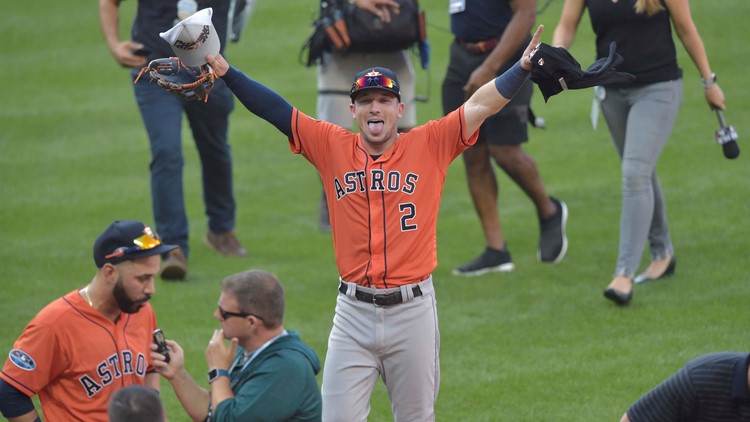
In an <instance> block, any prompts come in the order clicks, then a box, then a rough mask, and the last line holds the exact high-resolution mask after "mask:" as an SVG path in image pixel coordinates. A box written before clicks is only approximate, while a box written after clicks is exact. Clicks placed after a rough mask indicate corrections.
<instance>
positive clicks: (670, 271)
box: [633, 256, 677, 284]
mask: <svg viewBox="0 0 750 422" xmlns="http://www.w3.org/2000/svg"><path fill="white" fill-rule="evenodd" d="M676 268H677V257H675V256H672V259H670V260H669V265H668V266H667V269H666V270H664V272H663V273H661V275H660V276H659V277H656V278H651V277H649V276H647V275H646V274H639V275H638V276H637V277H636V278H635V279H633V283H638V284H640V283H645V282H647V281H651V280H659V279H662V278H664V277H669V276H670V275H672V274H674V271H675V269H676Z"/></svg>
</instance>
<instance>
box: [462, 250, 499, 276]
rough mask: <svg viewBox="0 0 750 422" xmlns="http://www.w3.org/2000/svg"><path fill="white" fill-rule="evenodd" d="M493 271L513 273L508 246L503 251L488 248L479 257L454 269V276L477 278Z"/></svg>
mask: <svg viewBox="0 0 750 422" xmlns="http://www.w3.org/2000/svg"><path fill="white" fill-rule="evenodd" d="M493 271H496V272H507V271H513V260H512V259H511V257H510V252H508V248H507V246H506V248H505V249H502V250H497V249H492V248H489V247H488V248H487V249H485V250H484V252H482V254H481V255H479V256H478V257H476V258H474V259H473V260H471V261H469V262H467V263H466V264H464V265H461V266H460V267H456V268H454V269H453V275H461V276H475V275H481V274H484V273H488V272H493Z"/></svg>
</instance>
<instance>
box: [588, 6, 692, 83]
mask: <svg viewBox="0 0 750 422" xmlns="http://www.w3.org/2000/svg"><path fill="white" fill-rule="evenodd" d="M635 2H636V0H619V1H617V2H612V1H602V0H586V7H588V9H589V15H590V17H591V26H592V27H593V28H594V33H596V58H597V59H600V58H602V57H607V56H608V54H609V44H610V42H612V41H615V42H616V43H617V52H618V53H620V54H621V55H622V57H623V58H624V61H623V62H622V63H621V64H620V65H619V66H617V70H618V71H620V72H627V73H632V74H633V75H635V76H636V77H637V79H636V80H635V82H634V83H633V84H635V85H646V84H652V83H656V82H664V81H671V80H675V79H679V78H681V77H682V69H680V68H679V67H678V66H677V52H676V50H675V45H674V40H673V39H672V27H671V24H670V19H669V12H667V10H666V9H664V10H662V11H660V12H658V13H656V14H655V15H653V16H651V17H648V16H647V15H646V14H645V13H644V14H637V13H635V9H634V8H633V7H634V5H635Z"/></svg>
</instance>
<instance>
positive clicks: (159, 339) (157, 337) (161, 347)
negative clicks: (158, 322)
mask: <svg viewBox="0 0 750 422" xmlns="http://www.w3.org/2000/svg"><path fill="white" fill-rule="evenodd" d="M154 343H156V351H157V352H159V353H161V354H162V355H164V362H166V363H169V349H168V348H167V340H166V339H165V338H164V333H163V332H162V331H161V330H160V329H159V328H157V329H156V330H154Z"/></svg>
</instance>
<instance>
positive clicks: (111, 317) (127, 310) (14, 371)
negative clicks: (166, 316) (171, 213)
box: [0, 220, 177, 422]
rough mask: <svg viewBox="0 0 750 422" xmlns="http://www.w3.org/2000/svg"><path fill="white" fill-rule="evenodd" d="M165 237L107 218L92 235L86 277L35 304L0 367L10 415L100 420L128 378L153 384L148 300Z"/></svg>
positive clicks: (17, 419) (0, 389)
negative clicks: (92, 266)
mask: <svg viewBox="0 0 750 422" xmlns="http://www.w3.org/2000/svg"><path fill="white" fill-rule="evenodd" d="M176 247H177V246H172V245H165V244H163V243H161V242H160V241H159V238H158V237H157V236H156V235H155V234H154V233H153V232H152V231H151V229H150V228H149V227H147V226H145V225H144V224H143V223H141V222H139V221H133V220H125V221H115V222H113V223H112V224H111V225H110V226H109V227H108V228H107V229H106V230H105V231H104V232H103V233H102V234H101V235H99V237H98V238H97V239H96V242H95V243H94V262H95V263H96V266H97V268H98V270H97V272H96V275H95V276H94V279H93V280H91V283H89V284H88V285H86V286H85V287H83V288H81V289H76V290H73V291H72V292H70V293H68V294H66V295H65V296H63V297H61V298H59V299H57V300H55V301H54V302H52V303H50V304H49V305H47V306H46V307H45V308H44V309H42V310H41V311H40V312H39V313H38V314H37V315H36V316H35V317H34V318H33V319H32V320H31V322H29V324H28V325H27V326H26V328H25V329H24V330H23V333H21V336H20V337H19V338H18V340H16V342H15V344H14V345H13V349H12V350H11V351H10V353H9V356H8V359H7V360H6V361H5V366H3V369H2V372H0V411H2V414H3V416H5V417H6V418H8V420H9V421H11V422H25V421H38V420H39V415H38V413H37V411H36V409H35V408H34V404H33V403H32V401H31V397H33V396H34V395H39V400H40V402H41V405H42V413H43V415H44V419H45V420H48V421H73V420H79V421H95V422H107V421H108V420H109V417H108V416H107V406H108V405H109V400H110V398H111V397H112V396H113V395H114V394H115V393H116V392H117V391H118V390H120V389H122V388H124V387H127V386H130V385H146V386H147V387H151V388H154V389H156V390H158V389H159V374H157V373H156V372H155V370H154V368H153V365H152V362H153V361H152V359H151V350H150V349H149V345H150V344H151V343H152V337H151V336H152V333H153V331H154V329H155V328H156V317H155V316H154V311H153V309H151V305H149V303H148V301H149V299H150V298H151V295H153V294H154V276H155V275H156V274H157V273H158V272H159V264H160V263H161V258H160V256H159V255H161V254H164V253H167V252H169V251H171V250H173V249H175V248H176Z"/></svg>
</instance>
